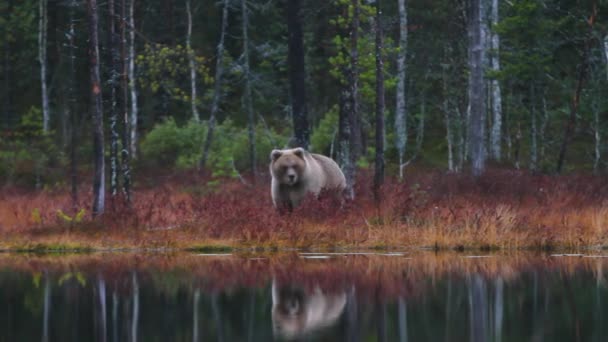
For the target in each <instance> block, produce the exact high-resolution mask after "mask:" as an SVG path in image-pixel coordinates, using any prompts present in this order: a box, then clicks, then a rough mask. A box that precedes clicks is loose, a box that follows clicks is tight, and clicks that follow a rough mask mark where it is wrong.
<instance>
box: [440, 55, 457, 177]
mask: <svg viewBox="0 0 608 342" xmlns="http://www.w3.org/2000/svg"><path fill="white" fill-rule="evenodd" d="M446 55H447V54H446ZM445 69H446V68H445V67H444V68H443V69H442V73H441V76H442V77H441V78H442V85H443V119H444V123H445V139H446V141H447V144H448V170H450V171H454V140H453V137H452V120H451V118H450V105H449V101H448V80H447V74H446V70H445Z"/></svg>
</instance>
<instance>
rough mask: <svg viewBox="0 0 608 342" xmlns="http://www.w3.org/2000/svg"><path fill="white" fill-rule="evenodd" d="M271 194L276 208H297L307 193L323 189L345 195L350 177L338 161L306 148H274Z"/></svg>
mask: <svg viewBox="0 0 608 342" xmlns="http://www.w3.org/2000/svg"><path fill="white" fill-rule="evenodd" d="M270 174H271V175H272V183H271V186H270V187H271V194H272V203H273V204H274V206H275V208H278V209H281V208H283V207H287V208H288V209H292V208H294V207H296V206H297V205H298V204H300V202H301V201H302V199H303V198H304V197H305V196H306V194H307V193H309V192H310V193H313V194H315V195H318V194H319V193H320V192H321V190H323V189H327V190H332V191H333V190H335V191H336V192H337V193H339V194H342V193H343V191H344V189H345V188H346V178H345V177H344V173H342V170H340V167H339V166H338V164H336V162H335V161H333V160H332V159H331V158H328V157H326V156H323V155H320V154H315V153H310V152H308V151H306V150H304V149H303V148H299V147H298V148H294V149H286V150H273V151H272V153H271V154H270Z"/></svg>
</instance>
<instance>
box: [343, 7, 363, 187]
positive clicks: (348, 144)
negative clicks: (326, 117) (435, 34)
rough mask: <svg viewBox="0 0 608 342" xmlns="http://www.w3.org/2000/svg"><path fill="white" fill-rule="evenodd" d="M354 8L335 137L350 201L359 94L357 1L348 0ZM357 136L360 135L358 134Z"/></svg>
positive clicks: (355, 153)
mask: <svg viewBox="0 0 608 342" xmlns="http://www.w3.org/2000/svg"><path fill="white" fill-rule="evenodd" d="M351 6H352V7H353V11H352V17H350V18H349V19H350V23H349V25H348V29H347V32H345V34H344V36H345V37H350V40H349V48H348V49H347V50H348V54H347V56H348V63H347V65H345V66H343V67H342V74H343V80H342V87H341V90H340V99H339V107H340V108H339V110H340V112H339V119H338V136H339V139H338V140H339V147H340V152H339V156H338V159H339V162H340V165H341V167H342V171H344V176H345V177H346V189H345V192H344V193H345V196H346V197H347V198H349V199H354V198H355V190H354V184H355V176H356V164H355V163H356V161H357V151H358V148H357V145H358V144H360V139H359V140H358V139H357V138H356V135H357V134H358V132H357V130H358V127H359V126H358V118H357V115H358V113H357V93H358V82H357V79H358V74H357V64H358V54H359V52H358V48H357V43H358V31H359V0H351ZM359 135H360V134H359Z"/></svg>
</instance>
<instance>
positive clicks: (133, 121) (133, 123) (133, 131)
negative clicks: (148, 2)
mask: <svg viewBox="0 0 608 342" xmlns="http://www.w3.org/2000/svg"><path fill="white" fill-rule="evenodd" d="M128 20H129V70H128V73H129V92H130V95H131V118H130V126H129V131H130V139H129V143H130V151H131V154H130V155H131V158H133V159H135V158H137V120H138V118H137V117H138V107H137V81H136V78H135V0H131V1H130V2H129V19H128Z"/></svg>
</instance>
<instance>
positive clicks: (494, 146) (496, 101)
mask: <svg viewBox="0 0 608 342" xmlns="http://www.w3.org/2000/svg"><path fill="white" fill-rule="evenodd" d="M491 5H492V9H491V20H492V30H491V31H490V42H491V49H492V54H491V69H492V71H493V72H495V73H496V72H498V71H500V55H499V49H500V36H499V35H498V33H497V32H496V30H495V26H496V24H498V0H492V2H491ZM490 89H491V91H492V94H491V96H492V130H491V134H490V146H491V153H492V158H494V160H500V159H501V158H502V150H501V141H502V97H501V94H500V83H499V82H498V80H497V79H493V80H492V81H491V83H490Z"/></svg>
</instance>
